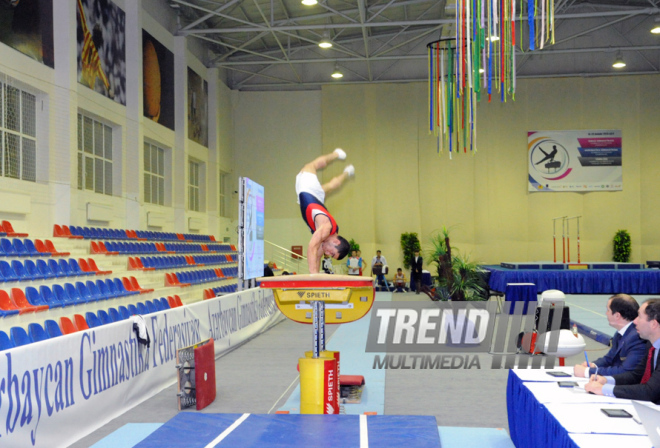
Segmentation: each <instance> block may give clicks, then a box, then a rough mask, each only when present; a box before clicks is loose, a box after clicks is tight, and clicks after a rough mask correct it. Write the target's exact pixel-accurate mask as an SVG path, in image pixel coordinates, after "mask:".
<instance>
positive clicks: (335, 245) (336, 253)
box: [321, 233, 351, 260]
mask: <svg viewBox="0 0 660 448" xmlns="http://www.w3.org/2000/svg"><path fill="white" fill-rule="evenodd" d="M350 247H351V246H350V245H349V244H348V241H346V239H345V238H344V237H342V236H339V235H337V234H336V233H335V234H332V235H330V236H329V237H328V238H326V240H325V241H323V244H321V248H322V249H323V253H324V254H326V255H327V256H329V257H332V258H334V259H335V260H341V259H343V258H344V257H345V256H346V255H347V254H348V250H349V249H350Z"/></svg>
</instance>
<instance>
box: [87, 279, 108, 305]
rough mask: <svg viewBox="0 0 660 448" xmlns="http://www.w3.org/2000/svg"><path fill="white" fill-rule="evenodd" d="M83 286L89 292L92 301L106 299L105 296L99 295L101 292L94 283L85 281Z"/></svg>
mask: <svg viewBox="0 0 660 448" xmlns="http://www.w3.org/2000/svg"><path fill="white" fill-rule="evenodd" d="M85 285H86V286H87V289H88V290H89V293H90V294H91V295H92V297H93V298H94V300H106V299H108V297H107V296H105V295H103V294H101V291H100V290H99V288H98V287H97V286H96V283H94V282H93V281H91V280H87V281H86V282H85Z"/></svg>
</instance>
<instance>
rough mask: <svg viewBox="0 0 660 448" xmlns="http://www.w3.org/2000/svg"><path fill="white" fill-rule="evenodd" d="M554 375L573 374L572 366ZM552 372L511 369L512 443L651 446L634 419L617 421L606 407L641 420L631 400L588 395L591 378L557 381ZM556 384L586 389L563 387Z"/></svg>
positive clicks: (560, 447) (569, 447)
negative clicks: (573, 385)
mask: <svg viewBox="0 0 660 448" xmlns="http://www.w3.org/2000/svg"><path fill="white" fill-rule="evenodd" d="M552 370H553V371H563V372H566V373H571V372H572V370H573V368H572V367H557V368H555V369H552ZM547 372H548V370H543V369H527V370H514V369H512V370H509V379H508V383H507V392H506V398H507V413H508V417H509V432H510V434H511V440H512V441H513V443H514V444H515V446H516V447H517V448H523V447H525V448H527V447H529V448H540V447H553V448H555V447H556V448H574V447H582V448H592V447H593V448H603V447H605V446H618V447H632V446H634V447H636V448H637V447H639V448H652V445H651V441H650V439H649V438H648V436H647V435H646V431H645V430H644V427H643V426H642V425H641V424H638V423H637V422H635V420H633V419H632V418H612V417H608V416H606V415H605V414H604V413H603V412H601V409H602V408H607V409H625V410H626V411H628V412H629V413H630V414H632V415H633V416H634V417H635V418H636V419H637V420H639V418H638V416H637V413H636V412H635V409H634V407H633V405H632V402H631V401H630V400H622V399H618V398H609V397H604V396H600V395H593V394H588V393H587V392H585V390H584V384H585V383H586V381H587V380H586V378H575V377H564V378H558V377H557V378H555V377H552V376H550V375H548V374H547ZM557 381H575V382H578V383H579V384H580V386H581V387H575V388H563V387H559V386H558V385H557Z"/></svg>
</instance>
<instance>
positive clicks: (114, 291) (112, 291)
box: [105, 278, 123, 297]
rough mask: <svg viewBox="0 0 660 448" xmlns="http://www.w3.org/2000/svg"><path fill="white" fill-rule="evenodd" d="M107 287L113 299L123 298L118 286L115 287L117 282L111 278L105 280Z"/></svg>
mask: <svg viewBox="0 0 660 448" xmlns="http://www.w3.org/2000/svg"><path fill="white" fill-rule="evenodd" d="M105 286H106V287H107V288H108V291H109V292H110V295H112V297H122V296H123V294H122V293H121V292H120V291H118V290H117V285H115V282H114V281H113V280H112V279H111V278H106V279H105Z"/></svg>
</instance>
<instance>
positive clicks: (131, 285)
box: [121, 277, 154, 294]
mask: <svg viewBox="0 0 660 448" xmlns="http://www.w3.org/2000/svg"><path fill="white" fill-rule="evenodd" d="M121 281H122V283H123V284H124V288H126V289H128V290H129V291H137V292H139V293H140V294H146V293H149V292H154V290H153V288H151V289H147V288H142V287H141V286H140V284H139V283H138V281H137V279H136V278H135V277H130V278H126V277H122V279H121Z"/></svg>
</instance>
